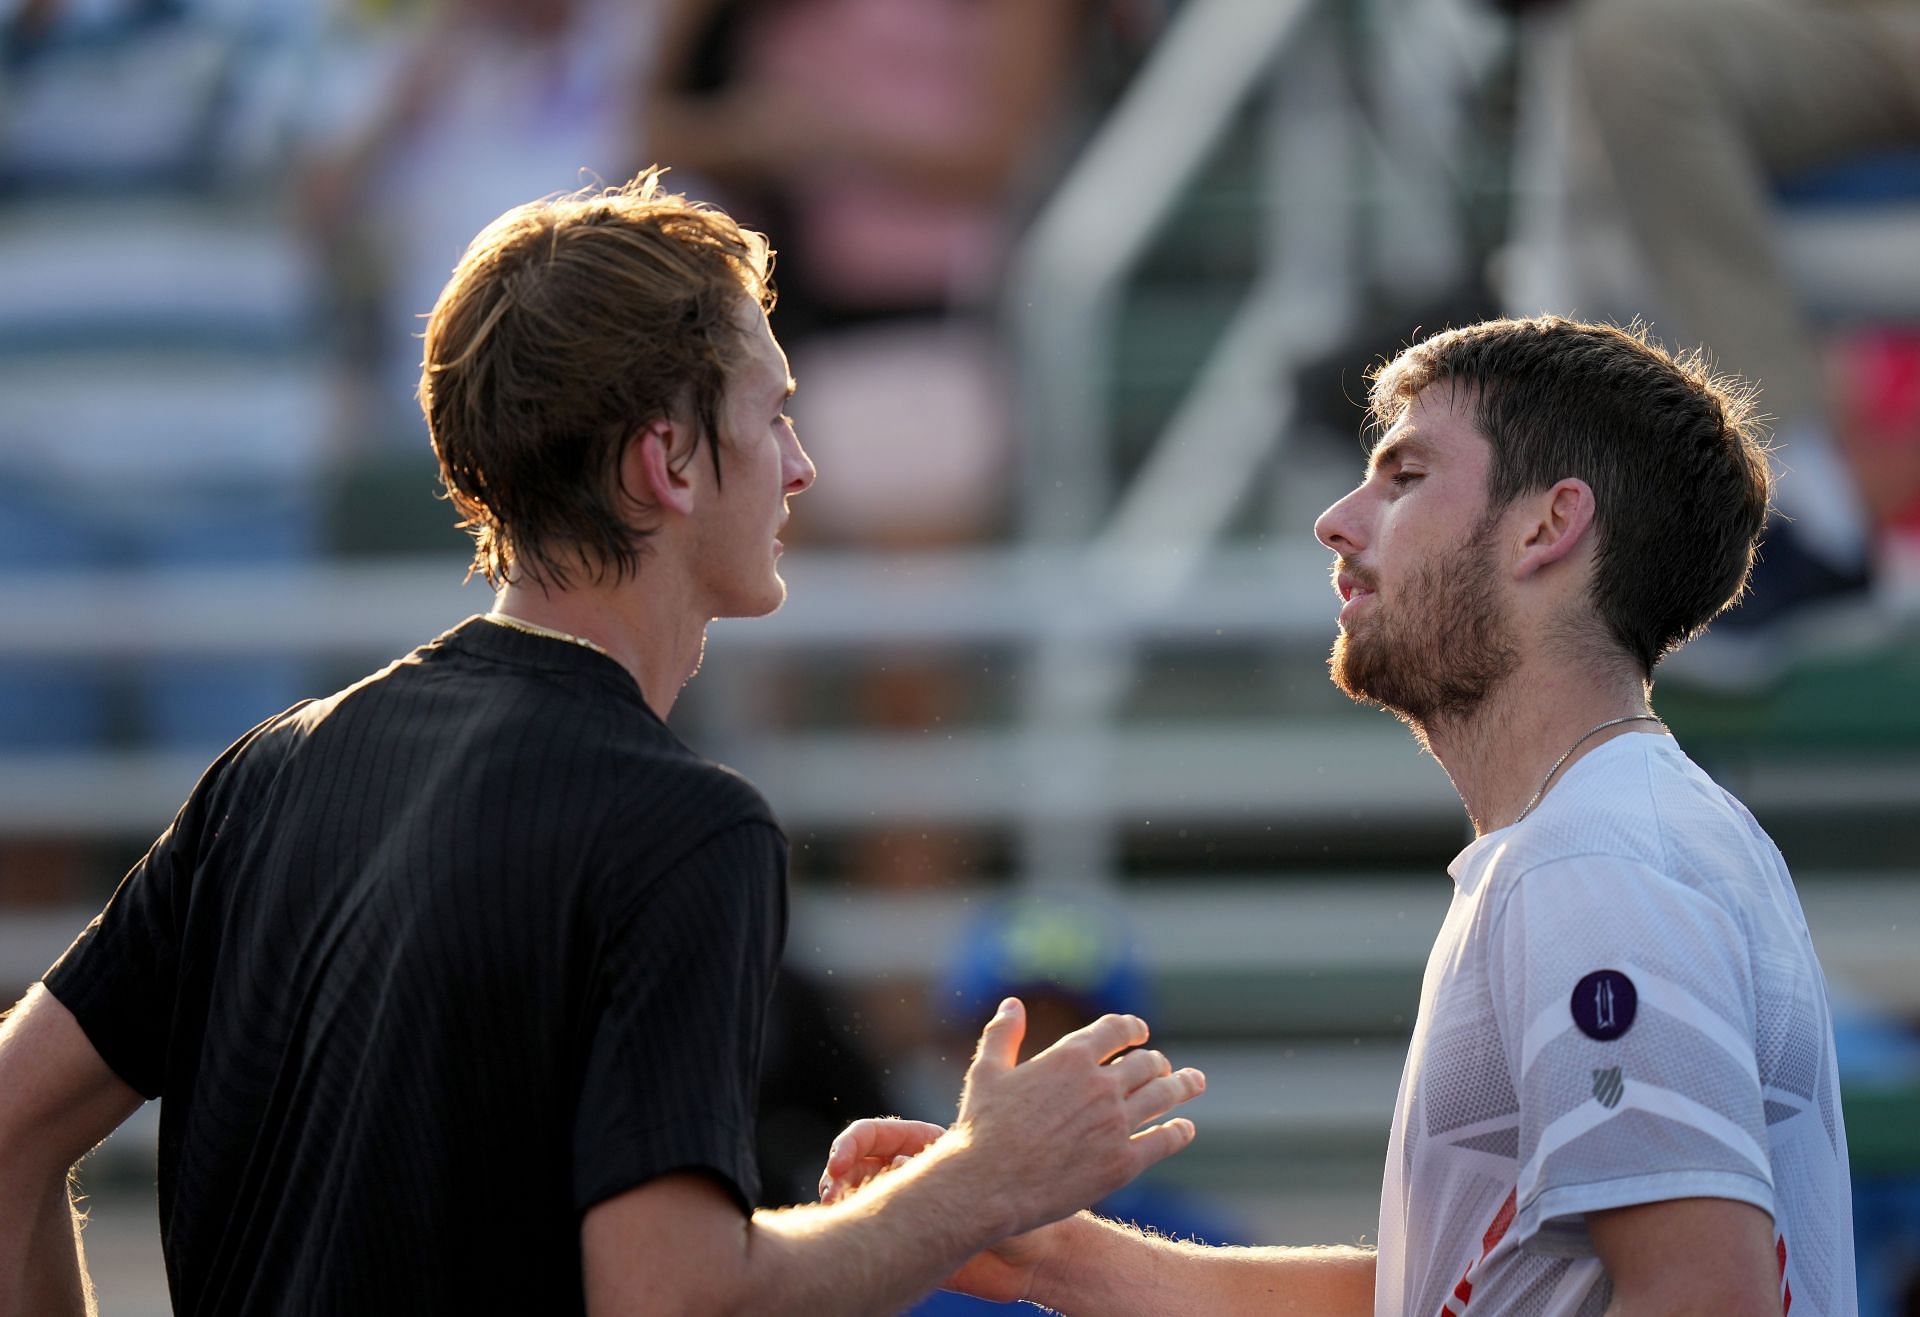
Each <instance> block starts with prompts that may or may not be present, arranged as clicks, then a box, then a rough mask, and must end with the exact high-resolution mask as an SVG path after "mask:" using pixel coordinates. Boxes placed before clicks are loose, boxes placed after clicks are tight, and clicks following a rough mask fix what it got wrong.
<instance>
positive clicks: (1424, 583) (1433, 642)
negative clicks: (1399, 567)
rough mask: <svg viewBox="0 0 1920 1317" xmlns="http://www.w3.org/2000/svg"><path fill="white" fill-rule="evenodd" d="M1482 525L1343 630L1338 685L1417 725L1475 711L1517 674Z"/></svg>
mask: <svg viewBox="0 0 1920 1317" xmlns="http://www.w3.org/2000/svg"><path fill="white" fill-rule="evenodd" d="M1489 529H1491V528H1490V527H1476V528H1475V530H1474V532H1473V533H1472V534H1470V535H1469V536H1468V537H1467V538H1466V540H1465V541H1464V542H1463V543H1462V544H1461V545H1460V546H1459V547H1458V548H1456V549H1454V550H1453V551H1452V552H1451V553H1449V554H1447V555H1445V556H1444V557H1442V558H1440V559H1439V560H1438V561H1436V562H1432V563H1429V564H1428V565H1427V566H1426V567H1424V568H1422V569H1421V570H1420V572H1419V573H1418V574H1416V575H1415V576H1414V578H1413V580H1412V582H1411V583H1410V584H1409V585H1407V586H1406V587H1404V588H1402V589H1401V590H1399V591H1397V592H1396V593H1397V596H1398V597H1397V599H1396V601H1395V604H1396V605H1397V609H1396V608H1395V607H1390V606H1388V605H1387V603H1386V601H1385V600H1383V599H1381V598H1380V597H1379V596H1378V595H1376V596H1375V597H1374V604H1373V607H1372V609H1371V610H1369V611H1370V612H1371V613H1372V616H1371V617H1363V619H1362V620H1361V621H1360V623H1359V625H1358V626H1357V627H1356V628H1355V630H1354V632H1352V633H1348V632H1346V631H1342V632H1341V633H1340V635H1339V636H1338V637H1337V638H1336V639H1335V640H1334V642H1333V655H1332V657H1331V658H1329V659H1328V661H1327V666H1328V668H1329V669H1330V670H1331V671H1332V674H1333V684H1334V685H1336V686H1338V687H1339V688H1340V689H1341V690H1342V691H1344V692H1345V693H1346V694H1347V695H1348V696H1349V697H1350V698H1352V699H1354V700H1356V701H1359V702H1360V703H1362V704H1375V705H1379V706H1380V707H1381V708H1383V709H1387V710H1389V711H1390V712H1392V713H1395V714H1398V715H1399V716H1400V717H1402V718H1404V719H1406V720H1407V721H1408V722H1410V723H1413V724H1415V725H1416V726H1424V725H1425V724H1427V723H1430V722H1433V721H1435V720H1442V721H1444V720H1448V719H1454V718H1459V717H1462V716H1464V715H1466V714H1470V713H1472V712H1473V710H1475V709H1476V708H1478V707H1479V706H1480V704H1481V703H1482V702H1483V701H1484V700H1485V699H1486V698H1487V696H1488V695H1490V694H1492V693H1493V691H1494V690H1495V689H1496V688H1497V687H1498V686H1499V685H1500V683H1501V682H1503V681H1505V680H1506V679H1507V677H1508V676H1509V675H1510V674H1511V673H1512V672H1513V669H1514V666H1515V663H1516V657H1515V653H1514V645H1513V633H1512V628H1511V626H1510V625H1509V624H1508V621H1507V616H1506V612H1505V610H1504V609H1503V608H1502V607H1501V604H1500V596H1499V591H1498V589H1497V586H1496V582H1495V579H1494V568H1493V555H1492V553H1491V552H1490V550H1489V549H1488V547H1487V538H1486V534H1485V531H1487V530H1489Z"/></svg>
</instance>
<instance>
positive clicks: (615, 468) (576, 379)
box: [420, 169, 774, 586]
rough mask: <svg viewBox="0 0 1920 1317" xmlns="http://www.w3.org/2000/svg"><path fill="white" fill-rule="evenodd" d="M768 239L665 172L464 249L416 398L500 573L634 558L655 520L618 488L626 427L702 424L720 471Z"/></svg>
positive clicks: (562, 203)
mask: <svg viewBox="0 0 1920 1317" xmlns="http://www.w3.org/2000/svg"><path fill="white" fill-rule="evenodd" d="M772 262H773V258H772V252H771V251H770V249H769V248H768V246H767V241H766V239H765V238H764V237H763V236H762V235H760V234H758V233H754V232H752V231H750V230H747V229H743V228H741V227H740V226H739V225H738V224H736V223H735V222H734V221H733V220H732V219H731V218H730V217H729V216H727V215H726V214H724V213H723V212H721V211H719V210H716V209H714V208H712V207H709V206H704V205H700V204H698V203H695V202H690V201H688V200H687V199H686V198H685V197H682V196H678V195H675V194H673V193H670V192H667V191H665V190H664V189H662V187H661V186H660V171H659V170H658V169H650V170H648V171H646V172H645V173H643V174H641V175H640V176H639V177H638V178H636V179H634V180H633V181H632V182H631V183H628V184H626V185H625V186H624V187H616V188H606V189H592V190H583V191H580V192H576V193H571V194H568V195H565V196H558V197H552V198H549V199H547V200H544V201H536V202H533V203H531V204H529V205H525V206H519V207H517V208H515V209H513V210H510V211H508V212H507V213H506V214H504V215H502V216H501V217H500V218H499V219H497V220H495V221H494V222H493V223H491V224H489V225H488V226H487V227H486V228H485V229H484V230H482V231H481V233H480V235H479V236H478V237H477V238H475V239H474V240H473V242H472V244H471V245H470V246H469V247H468V248H467V251H466V254H465V255H464V256H462V257H461V259H460V263H459V265H458V266H457V267H455V269H454V272H453V277H452V279H450V280H449V281H448V283H447V286H446V288H445V289H444V290H443V291H442V292H441V294H440V299H439V301H438V302H437V303H436V304H435V305H434V308H433V314H432V315H431V316H430V317H429V318H428V320H427V330H426V349H425V353H424V360H423V363H422V368H421V376H420V406H421V409H422V410H423V411H424V412H425V413H426V418H427V428H428V431H429V433H430V434H431V435H432V438H433V449H434V453H435V455H436V456H437V457H438V458H439V459H440V478H441V482H442V483H443V484H444V485H445V487H446V492H447V497H448V498H449V499H451V501H452V502H453V505H454V507H455V508H456V509H458V510H459V512H460V515H461V517H462V521H461V525H462V526H463V527H464V528H465V529H467V530H468V531H469V532H470V533H471V534H472V536H473V540H474V558H473V565H474V569H475V570H476V571H479V572H481V573H482V574H484V575H485V576H486V578H487V580H488V581H490V582H492V583H493V584H494V585H496V586H498V585H500V584H502V583H503V582H505V581H509V580H517V579H522V578H526V577H531V578H533V579H535V580H538V581H541V582H543V583H551V584H554V585H557V586H565V585H567V584H568V583H569V581H570V579H571V577H572V575H573V573H574V572H575V571H576V570H584V571H585V573H586V574H587V575H588V577H589V578H590V579H594V580H599V579H603V578H605V577H607V576H609V575H610V576H611V577H612V578H613V579H615V580H618V579H621V578H623V577H625V576H626V575H627V574H629V573H631V572H634V571H637V570H638V569H639V565H640V554H641V550H642V544H643V541H644V540H645V538H646V536H647V535H649V534H650V533H651V532H652V530H653V529H655V527H651V526H648V525H647V524H645V517H646V509H644V508H641V507H638V506H636V505H635V504H634V502H633V501H632V499H631V498H628V497H626V496H624V495H623V494H622V492H621V485H620V479H619V467H620V461H621V457H622V455H623V453H624V452H625V450H626V445H627V441H628V440H629V439H631V438H632V437H633V435H634V434H635V433H636V432H638V431H639V430H640V429H642V428H643V427H645V426H646V425H648V424H649V423H651V422H653V421H656V420H662V419H678V420H681V421H683V422H691V432H692V442H691V444H690V445H689V446H688V447H687V448H685V449H684V450H682V451H680V452H678V453H676V454H675V460H676V461H677V462H680V463H684V462H685V461H687V460H688V459H689V458H690V457H691V456H692V454H693V452H694V451H695V449H696V448H697V447H698V446H699V445H700V444H701V443H703V442H704V443H706V444H707V445H708V447H709V451H710V452H711V454H712V457H713V462H714V470H715V472H716V474H717V473H718V472H719V469H720V453H719V444H718V442H717V439H716V436H718V434H719V418H720V412H721V403H722V399H723V397H724V395H725V392H726V387H727V381H728V378H729V375H730V372H731V370H732V368H733V367H734V365H735V364H736V362H737V361H738V360H739V357H740V353H741V351H742V349H743V347H744V344H745V342H746V331H745V329H744V328H743V326H742V324H741V321H740V319H739V317H740V312H741V308H742V306H743V301H742V298H743V296H744V297H745V298H747V299H750V300H751V301H752V302H754V303H757V304H758V305H759V306H761V307H762V308H763V309H767V310H771V309H772V306H773V296H774V295H773V286H772V281H771V278H772Z"/></svg>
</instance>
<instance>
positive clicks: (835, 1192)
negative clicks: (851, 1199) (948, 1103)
mask: <svg viewBox="0 0 1920 1317" xmlns="http://www.w3.org/2000/svg"><path fill="white" fill-rule="evenodd" d="M946 1132H947V1131H946V1129H945V1128H944V1127H943V1126H940V1125H933V1124H929V1123H928V1122H926V1121H924V1120H901V1119H899V1118H898V1117H892V1116H876V1117H870V1118H868V1119H866V1120H856V1121H854V1122H853V1124H851V1125H849V1126H847V1127H846V1128H845V1129H844V1130H841V1131H840V1134H839V1136H838V1137H836V1138H835V1139H834V1141H833V1145H832V1146H831V1147H830V1148H828V1149H827V1167H826V1170H824V1171H823V1172H821V1175H820V1201H822V1202H825V1203H831V1202H835V1201H837V1200H838V1199H840V1198H843V1197H845V1196H846V1195H847V1194H848V1193H849V1192H851V1191H852V1190H854V1189H857V1188H859V1187H860V1186H861V1185H863V1184H865V1183H866V1182H867V1181H868V1180H871V1179H872V1178H873V1177H874V1176H876V1175H878V1174H879V1173H880V1172H881V1171H883V1170H888V1169H891V1168H893V1167H897V1166H901V1165H903V1164H905V1163H906V1162H907V1161H908V1160H909V1159H910V1158H912V1157H913V1156H914V1155H915V1154H916V1153H918V1152H920V1151H922V1150H923V1149H925V1148H926V1147H927V1146H928V1145H929V1144H931V1143H933V1142H934V1141H935V1140H937V1139H938V1138H940V1136H941V1135H943V1134H945V1133H946Z"/></svg>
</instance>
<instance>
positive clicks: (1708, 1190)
mask: <svg viewBox="0 0 1920 1317" xmlns="http://www.w3.org/2000/svg"><path fill="white" fill-rule="evenodd" d="M1448 872H1449V873H1450V874H1451V875H1452V876H1453V880H1454V884H1455V890H1454V896H1453V904H1452V906H1451V907H1450V908H1449V910H1448V912H1447V919H1446V923H1445V924H1444V925H1443V926H1442V928H1441V930H1440V936H1439V939H1438V941H1437V942H1436V943H1435V944H1434V948H1433V955H1432V958H1431V959H1430V960H1429V961H1428V963H1427V973H1426V980H1425V983H1424V985H1423V986H1422V988H1421V994H1420V1015H1419V1018H1418V1020H1417V1021H1416V1023H1415V1025H1414V1032H1413V1041H1412V1044H1411V1046H1410V1047H1409V1049H1408V1053H1407V1065H1406V1070H1405V1073H1404V1074H1403V1075H1402V1077H1401V1081H1400V1097H1399V1101H1398V1103H1397V1105H1396V1107H1395V1110H1394V1124H1393V1137H1392V1141H1391V1143H1390V1144H1389V1147H1388V1152H1387V1167H1386V1175H1385V1181H1384V1184H1383V1186H1382V1190H1381V1196H1380V1259H1379V1279H1378V1287H1377V1290H1376V1297H1375V1303H1374V1311H1375V1313H1376V1314H1377V1317H1491V1315H1492V1314H1512V1315H1514V1317H1520V1315H1524V1317H1573V1315H1574V1314H1581V1315H1582V1317H1585V1315H1586V1314H1593V1315H1594V1317H1598V1314H1599V1313H1600V1312H1601V1311H1602V1310H1603V1309H1604V1308H1605V1306H1606V1304H1607V1301H1608V1298H1609V1297H1610V1293H1611V1286H1610V1284H1609V1282H1608V1281H1607V1278H1606V1275H1605V1273H1604V1272H1603V1271H1602V1270H1601V1267H1600V1263H1599V1261H1598V1260H1597V1259H1596V1258H1595V1257H1594V1255H1593V1245H1592V1242H1591V1240H1590V1239H1589V1238H1588V1235H1587V1229H1586V1218H1585V1214H1586V1213H1588V1212H1592V1211H1597V1210H1602V1209H1605V1208H1610V1207H1626V1206H1630V1205H1633V1204H1638V1203H1652V1202H1661V1201H1664V1200H1667V1199H1673V1198H1692V1197H1707V1198H1732V1199H1738V1200H1740V1201H1742V1202H1747V1203H1752V1204H1753V1205H1754V1206H1756V1207H1759V1208H1761V1209H1762V1210H1764V1211H1766V1212H1767V1213H1769V1214H1770V1215H1771V1216H1772V1217H1773V1232H1774V1237H1775V1246H1774V1252H1775V1256H1776V1259H1777V1260H1778V1262H1779V1264H1780V1273H1781V1274H1780V1283H1781V1287H1782V1294H1783V1296H1788V1302H1789V1305H1790V1307H1789V1312H1790V1314H1791V1317H1833V1315H1838V1314H1845V1315H1846V1317H1852V1315H1853V1314H1854V1313H1855V1307H1856V1297H1855V1288H1854V1275H1853V1216H1852V1206H1851V1198H1850V1194H1849V1183H1848V1178H1847V1137H1846V1131H1845V1129H1844V1127H1843V1126H1842V1124H1841V1119H1840V1102H1839V1074H1838V1071H1837V1070H1836V1068H1835V1064H1834V1053H1833V1023H1832V1019H1831V1016H1830V1015H1829V1012H1828V1008H1827V992H1826V982H1825V979H1824V978H1823V977H1822V975H1821V972H1820V965H1819V962H1818V961H1817V960H1816V959H1815V958H1814V954H1813V943H1812V941H1811V939H1810V938H1809V937H1808V934H1807V924H1806V917H1805V916H1804V915H1803V914H1802V913H1801V909H1800V901H1799V898H1798V897H1797V896H1796V895H1795V894H1794V890H1793V883H1792V880H1791V879H1790V878H1789V877H1788V876H1787V867H1786V863H1785V862H1784V861H1783V860H1782V859H1781V858H1780V852H1779V851H1778V850H1777V849H1776V848H1775V847H1774V845H1773V843H1772V842H1771V841H1769V840H1768V838H1767V835H1766V834H1765V833H1764V832H1762V831H1761V830H1760V827H1759V825H1758V824H1756V823H1755V822H1754V820H1753V816H1752V815H1750V814H1748V813H1747V811H1746V809H1745V807H1744V806H1742V805H1741V804H1740V802H1739V801H1737V800H1735V799H1734V798H1733V797H1732V796H1731V795H1729V794H1727V792H1725V791H1723V790H1721V789H1720V788H1719V787H1718V786H1716V785H1715V784H1714V783H1713V781H1712V780H1711V779H1710V778H1708V777H1707V775H1706V774H1705V773H1703V772H1701V771H1700V769H1699V768H1698V767H1697V766H1696V765H1695V764H1694V763H1693V762H1692V761H1691V760H1690V759H1688V758H1687V757H1686V756H1685V755H1684V754H1682V753H1681V752H1680V749H1679V747H1678V746H1677V745H1675V744H1674V742H1673V741H1672V740H1671V739H1670V738H1668V737H1666V736H1662V735H1657V734H1645V733H1640V734H1632V735H1626V736H1620V737H1616V738H1615V739H1613V740H1611V741H1608V742H1605V743H1604V744H1602V745H1600V746H1598V747H1597V748H1595V749H1594V750H1593V751H1591V752H1590V753H1588V754H1587V755H1585V756H1584V757H1583V758H1581V759H1579V760H1578V761H1576V762H1575V763H1574V764H1573V765H1572V766H1571V767H1570V768H1569V769H1568V770H1567V772H1566V774H1565V775H1564V776H1563V777H1562V778H1561V780H1560V782H1559V783H1558V784H1557V785H1556V786H1555V787H1554V788H1553V790H1552V791H1551V792H1549V793H1548V795H1547V796H1546V797H1545V799H1543V800H1542V801H1541V802H1540V805H1539V807H1538V808H1537V809H1536V810H1535V811H1534V813H1533V814H1532V815H1531V816H1529V817H1528V818H1527V819H1526V820H1525V821H1523V822H1522V823H1520V824H1518V825H1516V826H1513V827H1509V828H1503V829H1501V830H1500V831H1498V832H1494V833H1489V834H1488V835H1487V836H1485V837H1482V838H1480V839H1479V840H1477V841H1475V842H1474V843H1473V844H1472V845H1471V846H1468V847H1467V848H1466V849H1465V850H1464V851H1462V852H1460V854H1459V856H1458V857H1456V858H1455V860H1454V862H1453V863H1452V864H1451V865H1449V866H1448Z"/></svg>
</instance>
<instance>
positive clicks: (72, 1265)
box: [0, 984, 143, 1317]
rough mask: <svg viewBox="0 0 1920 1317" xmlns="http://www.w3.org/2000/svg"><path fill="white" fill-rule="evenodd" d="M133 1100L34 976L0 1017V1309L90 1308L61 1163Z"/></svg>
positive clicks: (121, 1116)
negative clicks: (1, 1019)
mask: <svg viewBox="0 0 1920 1317" xmlns="http://www.w3.org/2000/svg"><path fill="white" fill-rule="evenodd" d="M142 1100H143V1099H142V1098H141V1096H140V1094H138V1093H136V1092H135V1091H134V1090H133V1089H131V1088H129V1087H127V1085H125V1084H124V1083H122V1082H121V1081H120V1079H119V1077H118V1076H116V1075H115V1074H114V1073H113V1071H112V1070H110V1069H108V1068H107V1064H106V1062H104V1061H102V1060H101V1059H100V1054H99V1053H98V1052H96V1051H94V1049H93V1044H92V1043H90V1042H88V1041H87V1036H86V1034H85V1033H84V1032H82V1031H81V1028H80V1025H79V1022H78V1021H76V1020H75V1019H74V1018H73V1013H72V1012H70V1011H69V1010H67V1008H66V1007H65V1006H62V1005H61V1004H60V1002H59V1001H58V1000H57V999H55V998H54V997H53V995H52V994H50V993H49V992H48V991H47V990H46V989H45V988H44V987H42V986H40V985H39V984H35V985H34V986H33V988H32V989H30V990H29V991H28V993H27V995H26V996H25V997H23V998H21V1000H20V1004H19V1005H18V1006H16V1007H15V1008H14V1009H13V1010H12V1012H10V1013H9V1014H8V1016H7V1018H6V1020H5V1022H4V1023H0V1317H16V1314H27V1313H31V1314H34V1315H35V1317H40V1315H41V1314H54V1313H91V1312H92V1311H93V1304H92V1287H91V1286H90V1285H89V1284H88V1282H87V1276H86V1261H85V1258H84V1256H83V1254H82V1253H81V1249H80V1231H79V1222H78V1221H77V1220H76V1218H75V1215H74V1212H73V1209H72V1206H71V1204H70V1202H69V1199H68V1196H67V1173H68V1172H69V1171H70V1170H71V1169H72V1167H73V1164H74V1163H75V1162H76V1161H79V1160H80V1158H81V1157H83V1156H85V1155H86V1153H87V1152H88V1150H89V1149H91V1148H92V1147H93V1146H94V1145H95V1144H96V1143H98V1142H100V1140H101V1139H104V1138H105V1137H107V1135H108V1134H110V1133H112V1132H113V1129H114V1127H115V1126H117V1125H118V1124H119V1123H120V1122H121V1121H123V1120H125V1119H126V1118H127V1117H128V1115H130V1114H131V1113H132V1112H133V1110H134V1109H135V1108H136V1107H138V1106H139V1105H140V1103H141V1101H142Z"/></svg>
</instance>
